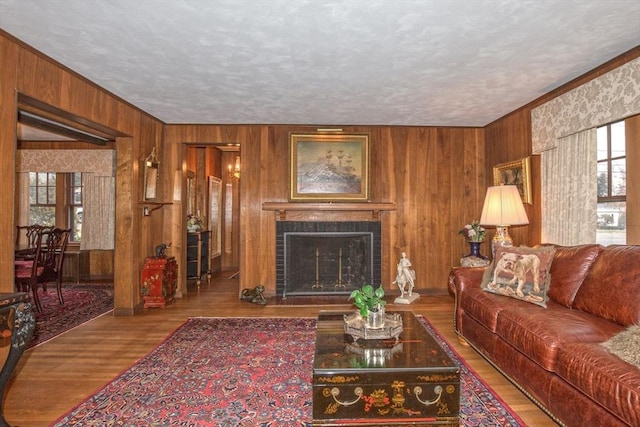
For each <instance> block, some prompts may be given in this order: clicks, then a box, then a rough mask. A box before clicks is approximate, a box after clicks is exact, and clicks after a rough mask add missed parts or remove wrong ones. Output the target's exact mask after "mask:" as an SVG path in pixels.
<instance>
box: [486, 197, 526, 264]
mask: <svg viewBox="0 0 640 427" xmlns="http://www.w3.org/2000/svg"><path fill="white" fill-rule="evenodd" d="M480 224H481V225H488V226H495V227H496V234H495V236H493V240H492V241H491V254H492V255H493V258H495V255H496V249H497V247H498V246H513V240H512V239H511V236H509V226H511V225H526V224H529V218H527V213H526V212H525V210H524V205H523V204H522V199H521V197H520V192H519V191H518V187H516V186H515V185H497V186H494V187H489V188H487V195H486V196H485V199H484V205H483V206H482V215H481V216H480Z"/></svg>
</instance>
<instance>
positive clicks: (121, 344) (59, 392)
mask: <svg viewBox="0 0 640 427" xmlns="http://www.w3.org/2000/svg"><path fill="white" fill-rule="evenodd" d="M223 276H224V277H220V278H214V279H213V281H212V283H211V284H210V285H207V284H206V283H205V284H203V285H202V286H201V287H200V289H198V288H197V287H195V286H193V287H191V285H190V286H189V293H188V294H187V295H184V296H183V298H179V299H177V300H176V302H175V303H174V304H172V305H170V306H168V307H167V308H165V309H161V308H154V309H145V310H144V311H143V313H142V314H140V315H137V316H131V317H129V316H118V317H114V316H112V315H110V314H109V315H105V316H102V317H99V318H97V319H94V320H92V321H91V322H88V323H86V324H84V325H82V326H80V327H78V328H76V329H74V330H72V331H69V332H67V333H65V334H63V335H61V336H58V337H57V338H55V339H53V340H51V341H49V342H47V343H44V344H42V345H40V346H37V347H35V348H33V349H31V350H28V351H26V352H25V354H24V355H23V357H22V359H21V360H20V363H19V365H18V367H17V368H16V372H15V373H14V375H13V377H12V379H11V381H10V383H9V386H8V387H7V391H6V398H5V403H4V414H5V418H6V419H7V421H8V422H9V424H10V425H13V426H21V427H39V426H47V425H49V424H50V423H51V422H53V421H55V420H56V419H57V418H58V417H60V416H61V415H63V414H64V413H66V412H68V411H69V410H71V409H72V408H73V407H74V406H75V405H77V404H78V403H79V402H80V401H82V400H83V399H84V398H86V397H88V396H90V395H91V394H93V393H94V392H95V391H97V390H98V389H100V388H101V387H102V386H103V385H105V384H106V383H107V382H109V381H110V380H112V379H113V378H114V377H115V376H117V375H118V374H120V373H121V372H123V371H124V370H126V369H127V368H128V367H129V366H131V365H132V364H134V363H135V362H136V361H137V360H138V359H140V358H141V357H143V356H145V355H146V354H147V353H148V352H149V351H151V350H152V349H153V348H154V347H155V346H157V345H158V344H159V343H160V342H162V340H164V339H165V338H166V337H167V335H168V334H170V333H171V332H172V331H174V330H175V329H176V328H177V327H179V326H180V325H181V324H182V323H184V321H185V320H186V319H187V318H188V317H197V316H204V317H315V316H316V315H317V314H318V312H319V311H320V310H323V309H324V310H327V309H328V310H335V309H343V308H344V309H345V310H349V309H352V308H353V306H352V305H351V304H350V303H348V302H347V301H346V297H345V298H344V303H341V302H340V301H337V303H336V300H335V298H332V300H333V303H332V304H328V303H326V300H322V299H320V298H318V302H319V303H323V304H325V305H312V304H305V305H286V304H287V303H289V304H290V303H293V302H294V300H293V299H292V298H289V301H285V302H282V301H277V302H276V301H270V302H269V304H267V305H266V306H260V305H254V304H250V303H247V302H243V301H240V300H239V298H238V281H237V280H236V279H228V278H226V277H228V274H224V275H223ZM305 302H306V301H305ZM387 310H388V311H393V310H412V311H413V312H415V313H416V314H422V315H425V316H426V317H428V318H429V320H430V321H431V323H433V325H434V326H435V327H436V328H437V329H438V330H439V331H440V333H442V334H443V335H444V336H445V337H446V338H447V339H448V340H449V342H450V343H451V345H452V346H453V347H454V348H455V349H456V351H458V353H460V354H461V355H462V357H463V358H464V359H465V360H466V361H467V362H468V363H469V364H470V365H471V367H472V368H473V369H474V370H475V371H476V372H478V373H479V374H480V376H481V377H482V378H483V379H484V380H485V381H486V382H487V383H489V384H490V385H491V387H492V388H494V389H495V390H496V391H497V392H498V394H499V395H500V397H501V398H502V399H503V400H504V401H506V402H507V404H509V405H510V406H511V407H512V408H513V409H514V410H515V411H516V412H517V413H518V415H520V417H521V418H522V419H523V420H524V421H525V422H526V424H527V425H528V426H540V427H543V426H555V425H556V424H555V423H554V422H553V420H552V419H551V418H549V417H548V416H547V415H546V414H545V413H544V412H543V411H541V410H540V409H538V407H537V406H535V405H534V404H533V403H531V401H530V400H529V399H527V398H526V396H524V395H523V394H522V393H521V392H520V391H519V390H518V389H517V388H515V387H514V386H513V385H511V383H510V382H509V381H507V380H506V379H505V378H504V377H503V376H502V375H501V374H500V373H499V372H497V371H496V370H495V369H494V368H493V367H492V366H491V365H490V364H488V363H487V362H486V361H485V360H484V359H482V357H480V356H479V355H478V354H477V353H476V352H475V351H474V350H473V349H471V348H469V347H464V346H462V345H460V344H459V343H458V341H457V339H456V336H455V333H454V331H453V299H452V298H451V297H449V296H424V295H423V296H421V297H420V299H418V300H417V301H416V302H414V303H413V304H411V305H409V306H399V305H394V304H389V305H388V306H387Z"/></svg>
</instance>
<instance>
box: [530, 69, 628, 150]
mask: <svg viewBox="0 0 640 427" xmlns="http://www.w3.org/2000/svg"><path fill="white" fill-rule="evenodd" d="M639 113H640V58H637V59H635V60H633V61H630V62H627V63H626V64H624V65H622V66H620V67H618V68H616V69H615V70H611V71H610V72H608V73H606V74H603V75H602V76H600V77H598V78H596V79H593V80H591V81H590V82H588V83H585V84H583V85H582V86H580V87H577V88H575V89H573V90H571V91H569V92H567V93H565V94H564V95H561V96H559V97H557V98H554V99H553V100H551V101H549V102H547V103H546V104H543V105H541V106H539V107H537V108H534V109H533V110H532V111H531V129H532V138H533V143H532V149H533V154H538V153H541V152H542V151H545V150H549V149H551V148H555V147H556V145H557V140H558V139H559V138H563V137H565V136H568V135H572V134H574V133H577V132H580V131H583V130H585V129H589V128H592V127H596V126H600V125H603V124H606V123H610V122H613V121H616V120H619V119H623V118H626V117H629V116H632V115H634V114H639Z"/></svg>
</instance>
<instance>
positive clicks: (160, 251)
mask: <svg viewBox="0 0 640 427" xmlns="http://www.w3.org/2000/svg"><path fill="white" fill-rule="evenodd" d="M170 247H171V243H169V244H168V245H167V244H166V243H161V244H159V245H158V246H156V258H164V257H165V256H166V255H165V251H166V250H167V248H170Z"/></svg>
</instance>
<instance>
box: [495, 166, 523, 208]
mask: <svg viewBox="0 0 640 427" xmlns="http://www.w3.org/2000/svg"><path fill="white" fill-rule="evenodd" d="M530 163H531V162H530V160H529V157H525V158H524V159H520V160H516V161H513V162H508V163H501V164H499V165H496V166H494V167H493V185H500V184H505V185H515V186H516V187H518V192H519V193H520V197H521V198H522V203H528V204H531V172H530V171H531V164H530Z"/></svg>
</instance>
